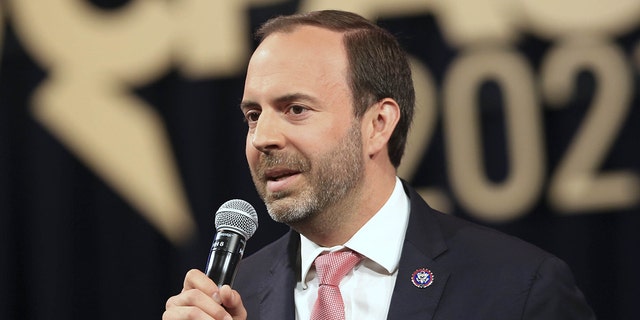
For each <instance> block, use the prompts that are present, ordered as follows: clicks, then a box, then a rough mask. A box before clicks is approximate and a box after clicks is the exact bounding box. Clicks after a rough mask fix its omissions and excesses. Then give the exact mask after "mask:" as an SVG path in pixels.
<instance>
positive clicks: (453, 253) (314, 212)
mask: <svg viewBox="0 0 640 320" xmlns="http://www.w3.org/2000/svg"><path fill="white" fill-rule="evenodd" d="M259 35H260V36H261V43H260V45H259V46H258V48H257V49H256V51H255V52H254V54H253V56H252V57H251V61H250V63H249V67H248V70H247V78H246V82H245V90H244V96H243V100H242V104H241V109H242V112H243V113H244V115H245V118H246V121H247V123H248V126H249V131H248V134H247V142H246V155H247V161H248V163H249V166H250V169H251V173H252V177H253V180H254V183H255V185H256V188H257V190H258V192H259V194H260V196H261V197H262V198H263V200H264V201H265V204H266V205H267V209H268V211H269V214H270V215H271V217H272V218H273V219H274V220H276V221H279V222H282V223H286V224H287V225H289V226H290V227H291V229H292V230H291V231H290V232H289V233H288V234H287V235H285V236H284V237H282V238H281V239H279V240H277V241H276V242H274V243H272V244H270V245H268V246H267V247H265V248H263V249H262V250H260V251H259V252H257V253H255V254H253V255H252V256H250V257H248V258H246V259H245V260H243V261H242V262H241V263H240V269H239V271H238V275H237V277H236V282H235V290H232V289H231V288H229V286H223V287H222V288H220V289H218V288H217V287H216V285H215V284H214V283H213V281H211V280H210V279H209V278H207V277H206V276H205V275H204V274H203V273H202V272H200V271H198V270H191V271H190V272H189V273H188V274H187V276H186V278H185V283H184V289H183V291H182V292H181V293H180V294H179V295H177V296H174V297H171V298H170V299H169V300H168V301H167V310H166V312H165V314H164V317H163V318H164V319H232V317H233V319H245V318H247V317H248V318H250V319H270V320H271V319H309V318H312V319H326V317H324V316H318V314H319V313H318V312H325V311H324V309H323V308H325V307H324V306H322V304H323V303H324V302H321V301H324V300H323V299H325V295H324V292H323V293H319V292H320V291H322V290H325V292H326V290H335V287H336V286H337V287H339V290H338V293H337V296H339V298H338V300H333V301H332V302H331V303H328V304H327V305H328V307H336V306H338V307H336V308H335V310H333V311H331V312H336V313H339V314H341V315H340V317H342V318H346V319H385V318H388V319H591V318H594V316H593V314H592V312H591V310H590V308H589V307H588V306H587V305H586V303H585V301H584V298H583V296H582V294H581V293H580V291H579V290H578V289H577V287H576V286H575V284H574V281H573V278H572V275H571V273H570V271H569V270H568V267H567V266H566V265H565V264H564V263H563V262H562V261H560V260H559V259H557V258H556V257H554V256H552V255H550V254H548V253H546V252H544V251H542V250H540V249H538V248H535V247H533V246H531V245H529V244H526V243H524V242H522V241H520V240H517V239H514V238H512V237H509V236H506V235H503V234H501V233H498V232H496V231H492V230H489V229H486V228H483V227H480V226H477V225H473V224H471V223H468V222H465V221H462V220H460V219H458V218H455V217H452V216H448V215H444V214H441V213H439V212H436V211H434V210H433V209H431V208H430V207H429V206H427V204H426V203H424V202H423V200H422V199H421V198H420V196H419V195H418V194H417V193H416V192H415V191H414V190H413V189H412V188H411V187H410V186H408V185H407V184H406V183H403V182H402V181H401V180H400V179H399V178H397V176H396V168H397V167H398V165H399V164H400V160H401V158H402V154H403V151H404V144H405V140H406V135H407V131H408V128H409V124H410V122H411V118H412V115H413V105H414V92H413V86H412V82H411V72H410V69H409V66H408V63H407V61H406V58H405V57H404V54H403V53H402V50H401V49H400V46H399V45H398V43H397V42H396V40H395V39H394V38H393V37H392V36H391V35H390V34H389V33H388V32H386V31H384V30H382V29H381V28H379V27H377V26H375V25H374V24H371V23H370V22H368V21H367V20H365V19H363V18H362V17H360V16H357V15H355V14H351V13H346V12H339V11H320V12H312V13H309V14H302V15H295V16H288V17H280V18H276V19H274V20H271V21H269V22H267V23H266V24H265V25H264V26H263V27H262V28H261V29H260V31H259ZM327 252H331V253H332V254H326V253H327ZM336 253H337V254H345V253H346V254H347V255H349V259H352V260H353V263H352V264H351V265H349V266H348V267H346V268H343V269H345V270H344V272H343V274H346V275H345V276H344V278H342V279H340V280H339V282H338V284H337V285H333V284H331V285H328V284H325V283H324V282H323V283H322V285H321V284H320V281H325V280H321V279H320V278H322V277H325V276H324V270H326V267H324V266H323V264H322V263H323V262H321V261H322V258H320V257H329V256H333V254H336ZM317 257H318V260H316V258H317ZM325 260H326V259H325ZM328 286H334V288H331V289H327V288H328ZM236 290H237V291H236ZM333 292H335V291H333Z"/></svg>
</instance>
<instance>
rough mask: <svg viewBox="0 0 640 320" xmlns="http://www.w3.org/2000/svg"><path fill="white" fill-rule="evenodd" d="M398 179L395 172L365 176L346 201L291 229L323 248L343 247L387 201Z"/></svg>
mask: <svg viewBox="0 0 640 320" xmlns="http://www.w3.org/2000/svg"><path fill="white" fill-rule="evenodd" d="M372 177H373V178H372ZM367 178H368V179H367ZM395 178H396V175H395V170H394V171H393V173H392V174H384V175H378V176H376V175H373V174H366V175H365V178H363V181H362V182H361V183H360V184H358V186H357V187H356V188H354V189H353V190H351V191H350V192H349V193H348V194H347V195H346V196H345V197H344V198H343V199H341V200H339V201H337V202H336V203H334V204H333V205H332V206H330V207H328V208H326V209H325V210H324V211H322V212H319V213H318V214H316V215H314V216H313V217H312V218H310V219H309V220H306V221H303V222H300V223H297V224H295V225H291V227H292V228H293V229H294V230H296V231H297V232H299V233H301V234H303V235H304V236H305V237H307V238H308V239H309V240H311V241H313V242H314V243H316V244H318V245H320V246H323V247H333V246H337V245H343V244H345V243H346V242H347V241H348V240H349V239H351V237H353V235H354V234H356V232H358V230H360V228H362V226H364V225H365V224H366V223H367V221H369V219H371V217H373V216H374V215H375V214H376V213H377V212H378V211H379V210H380V208H382V206H383V205H384V204H385V203H386V202H387V200H388V199H389V197H390V196H391V193H392V192H393V189H394V187H395Z"/></svg>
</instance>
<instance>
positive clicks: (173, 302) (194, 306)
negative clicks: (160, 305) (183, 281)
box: [166, 289, 231, 320]
mask: <svg viewBox="0 0 640 320" xmlns="http://www.w3.org/2000/svg"><path fill="white" fill-rule="evenodd" d="M166 310H167V311H172V312H173V313H171V315H179V316H185V315H186V316H188V317H187V318H179V317H178V318H172V319H201V317H202V315H201V314H203V315H204V314H206V315H207V316H208V317H210V318H213V319H229V320H231V315H230V314H229V313H228V312H227V311H226V310H225V308H224V307H223V306H222V305H220V304H219V303H217V302H216V301H214V300H213V298H212V297H210V296H208V295H207V294H206V293H204V292H202V291H200V290H198V289H189V290H186V291H183V292H182V293H180V294H178V295H177V296H173V297H171V298H169V300H167V304H166ZM192 316H194V317H195V318H190V317H192ZM202 319H208V318H207V317H205V318H202Z"/></svg>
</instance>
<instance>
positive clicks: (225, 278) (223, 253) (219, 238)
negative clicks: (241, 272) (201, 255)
mask: <svg viewBox="0 0 640 320" xmlns="http://www.w3.org/2000/svg"><path fill="white" fill-rule="evenodd" d="M246 243H247V241H246V240H245V239H244V237H243V236H241V235H239V234H237V233H235V232H233V231H229V230H218V232H217V233H216V237H215V239H214V240H213V244H212V245H211V252H210V253H209V259H207V266H206V268H205V273H206V274H207V276H208V277H209V278H211V280H213V281H214V282H215V283H216V284H217V285H218V287H222V286H223V285H225V284H228V285H229V286H233V279H234V278H235V276H236V271H237V270H238V263H239V262H240V260H241V259H242V254H243V253H244V247H245V245H246Z"/></svg>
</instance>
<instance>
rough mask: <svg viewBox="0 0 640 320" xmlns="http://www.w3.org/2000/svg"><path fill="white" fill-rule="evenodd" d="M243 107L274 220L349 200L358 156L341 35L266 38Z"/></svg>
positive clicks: (254, 166)
mask: <svg viewBox="0 0 640 320" xmlns="http://www.w3.org/2000/svg"><path fill="white" fill-rule="evenodd" d="M242 111H243V113H244V114H245V117H246V119H247V122H248V125H249V131H248V134H247V143H246V155H247V161H248V163H249V167H250V169H251V175H252V177H253V181H254V183H255V185H256V188H257V190H258V193H259V194H260V196H261V197H262V198H263V200H264V201H265V203H266V205H267V209H268V210H269V214H270V215H271V217H272V218H273V219H274V220H276V221H280V222H284V223H288V224H295V223H299V222H303V221H305V219H307V218H309V217H312V216H313V215H315V214H318V213H320V212H322V211H324V210H325V209H327V207H329V206H331V205H334V204H336V203H338V204H344V203H345V201H347V202H348V200H349V199H348V198H349V197H348V196H349V195H350V192H351V191H352V190H354V187H355V186H357V185H358V183H359V182H360V181H361V178H362V175H363V170H364V169H363V162H364V159H363V151H362V138H361V133H360V132H361V131H360V124H359V121H356V120H355V119H354V116H353V106H352V98H351V92H350V89H349V86H348V84H347V58H346V53H345V51H344V48H343V44H342V35H341V34H339V33H335V32H332V31H328V30H325V29H320V28H316V27H298V28H297V29H295V30H294V31H293V32H291V33H275V34H272V35H270V36H268V37H267V38H266V39H265V40H264V41H263V42H262V43H261V44H260V46H259V47H258V49H257V50H256V52H255V53H254V54H253V56H252V58H251V61H250V63H249V68H248V70H247V78H246V82H245V91H244V96H243V101H242ZM333 209H337V208H333Z"/></svg>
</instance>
